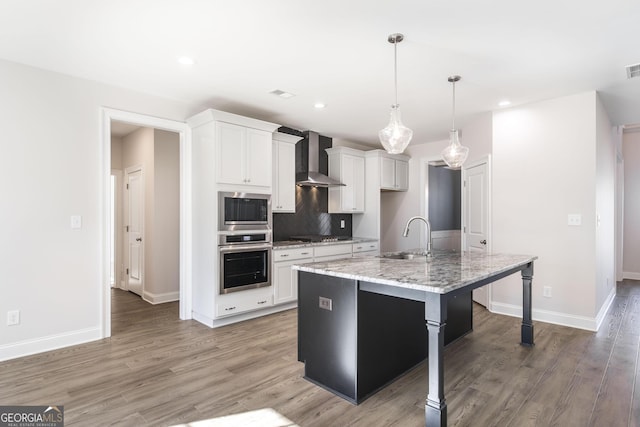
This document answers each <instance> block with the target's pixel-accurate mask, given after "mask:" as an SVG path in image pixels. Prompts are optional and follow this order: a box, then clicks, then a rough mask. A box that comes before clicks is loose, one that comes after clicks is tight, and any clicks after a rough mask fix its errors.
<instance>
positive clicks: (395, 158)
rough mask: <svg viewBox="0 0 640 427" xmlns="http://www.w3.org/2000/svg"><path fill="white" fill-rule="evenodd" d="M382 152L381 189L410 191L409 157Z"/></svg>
mask: <svg viewBox="0 0 640 427" xmlns="http://www.w3.org/2000/svg"><path fill="white" fill-rule="evenodd" d="M383 153H384V152H382V153H381V154H380V155H379V156H380V189H381V190H394V191H407V190H408V189H409V157H407V156H401V155H397V154H387V153H384V154H383Z"/></svg>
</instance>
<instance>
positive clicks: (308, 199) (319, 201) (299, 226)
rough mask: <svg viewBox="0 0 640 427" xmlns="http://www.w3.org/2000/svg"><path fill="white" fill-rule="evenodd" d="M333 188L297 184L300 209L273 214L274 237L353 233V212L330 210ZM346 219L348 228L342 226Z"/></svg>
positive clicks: (287, 237)
mask: <svg viewBox="0 0 640 427" xmlns="http://www.w3.org/2000/svg"><path fill="white" fill-rule="evenodd" d="M328 194H329V190H328V189H327V188H320V187H300V186H296V213H274V214H273V240H274V241H275V242H277V241H281V240H288V239H289V237H290V236H298V235H306V234H331V235H334V236H349V237H350V236H351V233H352V226H351V214H329V213H327V210H328V203H329V202H328V200H329V196H328ZM341 220H344V223H345V228H340V221H341Z"/></svg>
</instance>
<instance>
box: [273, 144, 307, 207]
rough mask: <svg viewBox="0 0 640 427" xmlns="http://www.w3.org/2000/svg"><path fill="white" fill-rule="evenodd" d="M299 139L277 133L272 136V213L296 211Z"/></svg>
mask: <svg viewBox="0 0 640 427" xmlns="http://www.w3.org/2000/svg"><path fill="white" fill-rule="evenodd" d="M300 139H301V138H300V137H298V136H293V135H287V134H284V133H279V132H275V133H274V134H273V189H272V194H271V210H272V211H273V212H287V213H295V211H296V142H298V141H299V140H300Z"/></svg>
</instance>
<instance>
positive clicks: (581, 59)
mask: <svg viewBox="0 0 640 427" xmlns="http://www.w3.org/2000/svg"><path fill="white" fill-rule="evenodd" d="M639 22H640V2H639V1H638V0H608V1H606V2H605V1H601V0H580V1H577V0H538V1H536V2H526V3H523V2H520V1H513V0H487V1H477V0H447V1H444V0H443V1H436V0H394V1H389V0H376V1H371V0H348V1H345V0H341V1H335V0H322V1H318V0H269V1H266V0H238V1H228V0H225V1H218V0H181V1H171V0H110V1H105V0H57V1H51V0H31V1H24V0H2V2H0V58H4V59H7V60H10V61H15V62H19V63H24V64H28V65H33V66H36V67H40V68H44V69H49V70H54V71H58V72H61V73H65V74H70V75H73V76H78V77H82V78H87V79H91V80H95V81H100V82H105V83H109V84H113V85H117V86H122V87H127V88H132V89H135V90H137V91H141V92H146V93H150V94H155V95H160V96H163V97H168V98H172V99H175V100H180V101H183V102H185V103H187V104H188V105H189V107H190V108H191V109H192V110H193V113H196V112H198V111H200V110H202V109H204V108H209V107H212V108H217V109H220V110H225V111H229V112H234V113H238V114H244V115H248V116H251V117H255V118H259V119H263V120H268V121H272V122H275V123H280V124H282V125H286V126H289V127H293V128H296V129H301V130H305V129H311V130H315V131H318V132H320V133H322V134H325V135H327V136H331V137H334V138H336V139H344V140H350V141H354V142H360V143H366V144H372V145H375V144H377V143H378V142H377V132H378V130H379V129H381V128H383V127H384V126H386V124H387V121H388V114H389V107H390V105H391V104H392V103H393V99H394V94H393V45H392V44H390V43H388V42H387V36H388V35H389V34H391V33H395V32H400V33H403V34H404V35H405V40H404V41H403V42H402V43H400V44H399V45H398V86H399V103H400V105H401V110H402V115H403V121H404V123H405V125H407V126H408V127H410V128H411V129H413V130H414V142H413V143H422V142H430V141H434V140H439V139H444V138H446V136H447V132H448V129H449V127H450V122H451V86H450V83H448V82H447V77H448V76H449V75H452V74H460V75H461V76H462V80H461V81H460V82H459V83H458V84H457V86H456V94H457V100H456V108H457V114H456V117H457V118H456V124H457V125H458V127H461V128H464V124H465V122H466V121H468V120H470V118H472V117H473V116H474V115H475V114H478V113H482V112H487V111H491V110H495V109H497V108H498V106H497V104H498V102H499V101H501V100H503V99H509V100H510V101H511V102H512V103H513V105H518V104H522V103H527V102H531V101H537V100H543V99H549V98H555V97H559V96H564V95H571V94H574V93H579V92H583V91H589V90H597V91H598V92H600V94H601V99H602V100H603V102H604V105H605V107H606V108H607V111H608V112H609V115H610V117H611V119H612V122H613V124H616V125H623V124H633V123H640V78H636V79H632V80H627V78H626V73H625V68H624V67H625V66H626V65H630V64H636V63H639V62H640V49H639V46H638V40H639V39H638V33H637V28H638V25H639V24H638V23H639ZM183 55H188V56H191V57H193V58H194V59H195V61H196V63H195V64H194V65H193V66H184V65H181V64H179V63H178V62H177V58H178V57H180V56H183ZM274 89H281V90H284V91H287V92H291V93H293V94H295V95H296V96H295V97H293V98H291V99H281V98H279V97H276V96H274V95H271V94H269V92H270V91H271V90H274ZM316 101H322V102H325V103H326V104H327V107H326V108H325V109H323V110H316V109H314V108H313V104H314V103H315V102H316ZM141 113H144V112H141Z"/></svg>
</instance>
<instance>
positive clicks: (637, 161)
mask: <svg viewBox="0 0 640 427" xmlns="http://www.w3.org/2000/svg"><path fill="white" fill-rule="evenodd" d="M622 138H623V154H624V235H625V239H624V250H623V251H624V256H623V261H622V270H623V276H624V278H626V279H635V280H640V132H637V131H636V132H625V133H624V135H623V137H622Z"/></svg>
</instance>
